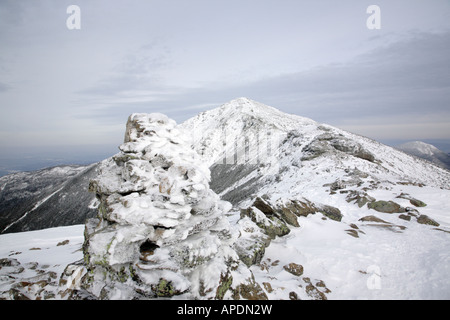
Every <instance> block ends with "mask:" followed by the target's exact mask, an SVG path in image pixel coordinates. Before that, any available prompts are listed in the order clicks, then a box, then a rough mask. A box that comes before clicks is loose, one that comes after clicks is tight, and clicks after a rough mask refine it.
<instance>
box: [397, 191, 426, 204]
mask: <svg viewBox="0 0 450 320" xmlns="http://www.w3.org/2000/svg"><path fill="white" fill-rule="evenodd" d="M397 198H400V199H406V200H409V202H410V203H411V204H412V205H413V206H415V207H426V205H427V204H426V203H425V202H423V201H420V200H418V199H416V198H413V197H411V196H410V195H409V194H407V193H403V192H402V193H401V194H400V195H399V196H397Z"/></svg>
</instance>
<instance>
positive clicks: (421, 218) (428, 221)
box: [417, 214, 440, 227]
mask: <svg viewBox="0 0 450 320" xmlns="http://www.w3.org/2000/svg"><path fill="white" fill-rule="evenodd" d="M417 222H418V223H420V224H427V225H430V226H435V227H439V226H440V224H439V223H437V222H436V221H434V220H433V219H431V218H430V217H428V216H427V215H424V214H421V215H420V216H419V217H418V218H417Z"/></svg>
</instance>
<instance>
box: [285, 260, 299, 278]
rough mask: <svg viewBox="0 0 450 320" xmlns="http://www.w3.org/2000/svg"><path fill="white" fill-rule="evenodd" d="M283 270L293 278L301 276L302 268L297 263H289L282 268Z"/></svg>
mask: <svg viewBox="0 0 450 320" xmlns="http://www.w3.org/2000/svg"><path fill="white" fill-rule="evenodd" d="M283 269H284V270H286V271H287V272H289V273H291V274H293V275H294V276H298V277H300V276H301V275H302V274H303V266H302V265H300V264H297V263H293V262H291V263H289V264H288V265H285V266H283Z"/></svg>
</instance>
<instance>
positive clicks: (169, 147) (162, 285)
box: [77, 114, 261, 299]
mask: <svg viewBox="0 0 450 320" xmlns="http://www.w3.org/2000/svg"><path fill="white" fill-rule="evenodd" d="M187 136H188V135H187V134H185V133H184V132H183V131H182V130H179V128H178V127H177V125H176V123H175V121H173V120H171V119H169V118H168V117H166V116H165V115H162V114H132V115H131V116H130V117H129V119H128V122H127V125H126V133H125V141H124V143H123V144H122V145H121V146H120V147H119V149H120V150H121V152H120V153H118V154H117V155H115V156H114V157H112V158H110V159H107V160H105V161H104V162H103V163H102V164H101V166H100V169H99V175H98V177H97V178H96V179H94V180H92V181H91V183H90V190H91V191H92V192H94V193H95V194H96V197H97V199H98V201H99V202H100V205H99V211H98V217H97V218H95V219H91V220H89V221H88V222H87V223H86V229H85V243H84V245H83V250H84V264H85V268H86V269H87V273H86V275H85V276H84V277H83V279H82V285H81V288H82V290H84V291H85V292H84V293H83V294H82V295H80V294H78V295H77V297H80V296H83V295H84V296H86V292H87V293H88V294H89V295H91V296H93V297H94V298H100V299H132V298H137V299H142V298H157V297H172V296H175V295H182V297H184V298H199V299H202V298H205V299H206V298H208V299H209V298H219V299H222V298H229V297H231V296H232V297H234V298H236V297H239V290H237V291H236V290H234V291H233V288H239V287H241V286H242V285H245V286H250V287H254V288H255V290H257V291H258V292H259V291H260V290H261V288H260V287H258V285H257V284H256V285H255V283H254V281H253V280H252V274H251V272H250V270H249V269H248V268H247V267H246V266H245V265H244V264H243V263H242V262H240V261H239V258H238V255H237V254H236V252H235V251H234V249H232V245H233V243H234V241H235V239H236V236H233V234H232V233H231V232H230V226H229V222H228V220H227V219H226V217H225V213H227V212H228V211H229V210H230V209H231V205H230V204H229V203H228V202H225V201H222V200H220V198H219V196H218V195H217V194H216V193H214V192H213V191H212V190H211V189H210V188H209V181H210V171H209V169H208V168H207V167H206V166H205V165H204V164H203V162H202V161H201V158H200V157H199V156H198V154H197V153H196V152H195V151H194V150H193V149H192V148H191V144H190V143H189V141H188V140H186V137H187ZM229 289H230V290H229Z"/></svg>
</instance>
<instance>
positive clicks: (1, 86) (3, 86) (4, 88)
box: [0, 82, 10, 93]
mask: <svg viewBox="0 0 450 320" xmlns="http://www.w3.org/2000/svg"><path fill="white" fill-rule="evenodd" d="M9 88H10V87H9V86H8V85H6V84H4V83H1V82H0V93H1V92H5V91H7V90H9Z"/></svg>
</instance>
